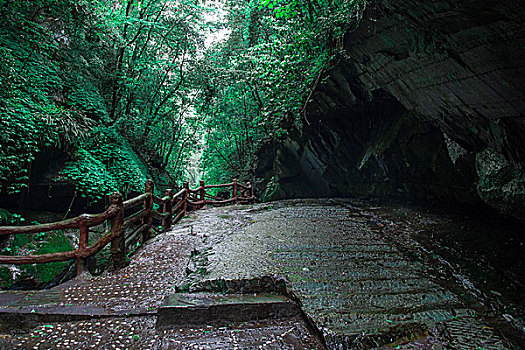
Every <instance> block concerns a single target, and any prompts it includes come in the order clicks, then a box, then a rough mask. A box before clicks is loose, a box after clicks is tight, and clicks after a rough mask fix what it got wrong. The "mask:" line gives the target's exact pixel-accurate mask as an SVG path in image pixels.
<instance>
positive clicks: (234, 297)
mask: <svg viewBox="0 0 525 350" xmlns="http://www.w3.org/2000/svg"><path fill="white" fill-rule="evenodd" d="M157 315H158V318H157V328H163V329H165V328H170V327H174V326H184V325H202V324H214V323H224V324H227V323H231V322H248V321H258V320H265V319H286V318H292V317H297V316H299V315H301V310H300V308H299V306H298V305H297V304H296V303H295V302H294V301H292V300H291V299H289V298H288V297H286V296H283V295H279V294H218V293H208V292H199V293H176V294H172V295H170V296H168V297H166V299H165V300H164V302H163V303H162V305H161V307H160V308H159V309H158V313H157Z"/></svg>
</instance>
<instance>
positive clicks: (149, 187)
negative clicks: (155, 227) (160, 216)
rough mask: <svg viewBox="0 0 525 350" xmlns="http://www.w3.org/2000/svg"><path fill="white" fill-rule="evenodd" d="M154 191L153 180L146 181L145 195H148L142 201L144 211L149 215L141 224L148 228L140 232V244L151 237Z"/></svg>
mask: <svg viewBox="0 0 525 350" xmlns="http://www.w3.org/2000/svg"><path fill="white" fill-rule="evenodd" d="M154 189H155V183H154V182H153V180H151V179H148V180H146V186H145V191H144V192H145V193H149V194H150V195H149V196H148V197H147V198H146V199H144V209H145V210H149V211H150V213H149V214H148V215H147V216H145V217H144V218H143V219H142V224H145V225H148V227H147V228H146V229H145V230H144V231H143V232H142V243H144V242H146V241H147V240H148V239H150V236H151V224H152V222H153V191H154Z"/></svg>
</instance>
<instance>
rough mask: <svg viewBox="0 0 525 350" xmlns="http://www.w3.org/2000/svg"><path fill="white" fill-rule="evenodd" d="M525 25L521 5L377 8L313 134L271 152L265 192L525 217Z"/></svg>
mask: <svg viewBox="0 0 525 350" xmlns="http://www.w3.org/2000/svg"><path fill="white" fill-rule="evenodd" d="M524 21H525V11H524V7H522V6H519V5H516V3H515V2H509V1H506V2H502V1H493V0H481V1H472V0H433V1H421V0H407V1H403V2H398V1H392V0H371V1H369V2H368V5H367V10H366V11H365V13H364V16H363V19H362V20H361V22H360V23H359V26H357V27H356V28H353V29H352V30H351V31H349V32H348V33H347V34H346V35H345V37H344V38H345V40H344V41H345V43H344V50H342V51H341V52H340V54H339V55H338V57H337V59H336V60H334V65H333V68H332V69H331V70H329V71H328V72H327V73H326V81H325V82H324V83H320V84H318V85H317V86H316V87H315V91H314V92H313V93H312V96H311V100H310V102H309V103H308V105H307V106H306V113H305V114H306V115H305V120H304V121H303V127H302V128H301V130H300V131H299V130H297V131H296V132H292V133H290V135H289V137H287V138H286V139H284V140H283V141H282V142H279V143H276V144H269V145H267V147H265V148H263V149H262V150H261V151H260V152H259V154H258V156H259V166H258V170H257V176H258V177H259V178H260V179H262V180H261V183H260V185H259V186H257V187H258V188H264V186H267V190H266V191H264V190H263V191H261V195H265V196H267V197H268V198H272V199H283V198H300V197H359V198H363V197H365V196H369V197H381V198H405V199H409V200H427V201H431V202H435V200H436V199H441V200H443V201H448V202H450V201H451V200H456V201H459V202H462V203H468V204H481V203H484V204H485V205H487V206H490V207H492V208H494V209H496V210H498V211H499V212H503V213H506V214H509V215H513V216H515V217H516V218H519V219H521V220H522V221H525V207H524V203H525V186H524V183H525V182H524V178H525V142H524V140H525V139H524V138H523V134H524V130H525V122H524V120H525V119H524V118H523V116H524V115H525V89H524V88H525V85H524V84H523V80H524V79H525V66H524V65H523V64H522V62H524V61H525V50H524V49H523V48H524V45H525V29H524V26H523V24H522V23H523V22H524ZM323 78H325V77H324V76H323Z"/></svg>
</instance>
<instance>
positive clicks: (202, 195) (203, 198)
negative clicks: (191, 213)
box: [199, 180, 206, 208]
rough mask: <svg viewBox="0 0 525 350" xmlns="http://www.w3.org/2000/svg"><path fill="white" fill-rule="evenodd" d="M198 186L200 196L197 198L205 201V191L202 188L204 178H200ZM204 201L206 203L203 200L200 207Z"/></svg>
mask: <svg viewBox="0 0 525 350" xmlns="http://www.w3.org/2000/svg"><path fill="white" fill-rule="evenodd" d="M199 188H200V193H199V197H200V198H199V199H200V200H201V201H206V197H205V193H206V191H205V190H204V180H201V181H200V187H199ZM205 203H206V202H204V203H202V204H201V208H202V207H203V206H204V204H205Z"/></svg>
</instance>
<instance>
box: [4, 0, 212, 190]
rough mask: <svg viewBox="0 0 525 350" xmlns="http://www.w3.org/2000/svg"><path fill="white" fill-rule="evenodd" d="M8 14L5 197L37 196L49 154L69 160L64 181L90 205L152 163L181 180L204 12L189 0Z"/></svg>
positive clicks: (89, 3)
mask: <svg viewBox="0 0 525 350" xmlns="http://www.w3.org/2000/svg"><path fill="white" fill-rule="evenodd" d="M1 3H2V8H3V16H4V18H5V20H3V21H2V22H1V23H0V55H2V60H0V86H1V87H0V185H1V186H0V194H1V195H6V194H8V193H17V192H20V191H21V189H22V188H24V187H27V186H28V185H29V177H30V169H31V164H32V162H33V161H34V160H35V158H36V157H37V156H38V154H39V153H40V152H41V151H42V150H43V149H45V148H48V147H51V146H52V147H54V148H61V149H63V150H65V151H67V153H68V154H69V156H70V162H68V163H67V165H66V167H65V169H64V170H63V171H62V175H63V178H65V179H67V181H69V182H71V183H73V184H74V185H75V187H76V188H77V189H78V190H79V192H80V193H81V194H82V195H84V196H88V197H90V198H92V199H96V198H99V197H100V196H101V195H103V194H106V193H107V192H109V191H112V190H115V189H119V190H122V191H124V192H127V191H129V190H131V189H134V188H136V186H137V183H138V182H139V181H142V180H143V178H144V176H145V174H146V173H147V170H145V169H143V165H142V164H143V162H146V163H147V165H148V166H149V167H157V168H160V169H162V170H168V171H170V172H172V173H173V174H175V175H177V174H180V173H181V172H182V167H183V164H184V162H185V160H186V159H187V157H188V156H189V154H190V153H191V150H190V148H191V147H192V145H193V144H194V142H193V141H194V140H195V138H196V136H195V124H196V122H195V121H194V120H192V117H191V116H188V113H187V111H188V106H189V104H190V103H189V100H188V99H187V96H188V95H189V94H190V90H191V89H192V86H191V81H192V79H191V76H190V72H192V69H191V66H192V64H193V62H194V56H195V54H196V48H197V44H198V40H199V34H198V32H199V28H198V26H199V23H200V22H201V21H200V17H199V16H201V14H202V13H203V11H204V10H203V8H201V7H199V6H196V5H195V4H194V2H193V1H188V0H176V1H173V0H171V1H169V0H151V1H147V2H137V1H134V0H126V1H121V2H117V3H115V2H114V1H112V0H82V1H72V0H58V1H55V0H53V1H51V0H38V1H10V2H1ZM95 141H97V142H101V143H100V144H96V143H95ZM103 143H104V144H103ZM137 153H138V154H137ZM139 158H140V159H139ZM125 162H129V165H128V166H126V165H125Z"/></svg>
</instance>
